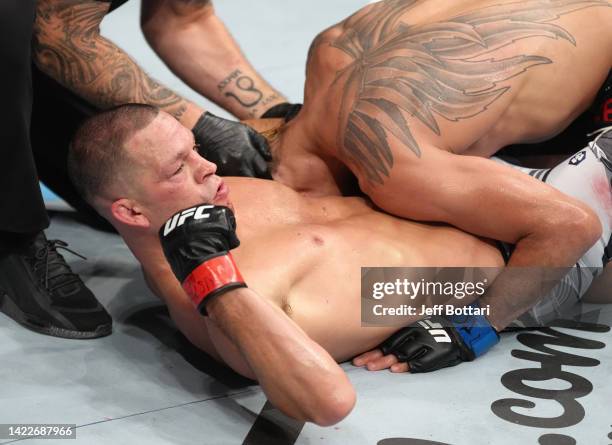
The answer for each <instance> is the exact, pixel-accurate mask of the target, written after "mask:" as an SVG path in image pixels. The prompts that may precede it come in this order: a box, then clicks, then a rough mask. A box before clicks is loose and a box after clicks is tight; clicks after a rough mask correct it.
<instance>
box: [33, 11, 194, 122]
mask: <svg viewBox="0 0 612 445" xmlns="http://www.w3.org/2000/svg"><path fill="white" fill-rule="evenodd" d="M108 7H109V5H108V3H104V2H95V1H94V2H90V1H81V0H79V1H75V0H60V1H57V0H56V1H49V0H39V2H38V4H37V17H36V24H35V33H34V43H33V58H34V61H35V63H36V65H37V66H38V67H39V69H41V70H42V71H43V72H45V73H46V74H48V75H49V76H51V77H53V78H54V79H55V80H57V81H58V82H59V83H61V84H62V85H64V86H65V87H66V88H68V89H70V90H71V91H73V92H74V93H76V94H77V95H79V96H80V97H82V98H84V99H85V100H87V101H88V102H89V103H91V104H93V105H95V106H96V107H99V108H101V109H105V108H109V107H112V106H116V105H120V104H124V103H146V104H150V105H154V106H157V107H159V108H161V109H162V110H164V111H166V112H168V113H170V114H172V115H173V116H175V117H176V118H177V119H178V120H179V121H180V122H181V123H182V124H184V125H185V126H186V127H188V128H191V127H193V125H194V124H195V122H196V121H197V119H198V117H199V116H200V115H201V114H202V112H203V110H202V109H201V108H200V107H198V106H196V105H195V104H193V103H191V102H189V101H187V100H185V99H184V98H182V97H180V96H179V95H177V94H176V93H174V92H173V91H171V90H170V89H168V88H166V87H164V86H163V85H161V84H160V83H158V82H157V81H155V80H154V79H152V78H151V77H149V76H148V75H147V74H146V73H145V72H144V71H143V70H142V69H141V68H140V67H139V66H138V65H137V64H136V63H135V62H134V61H133V60H132V59H131V58H130V57H129V56H128V55H127V54H126V53H125V52H124V51H123V50H121V49H120V48H119V47H117V46H116V45H115V44H114V43H113V42H111V41H109V40H108V39H106V38H104V37H102V36H101V35H100V33H99V24H100V22H101V21H102V18H103V17H104V15H105V14H106V12H107V10H108Z"/></svg>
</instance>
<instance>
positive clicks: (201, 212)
mask: <svg viewBox="0 0 612 445" xmlns="http://www.w3.org/2000/svg"><path fill="white" fill-rule="evenodd" d="M213 207H214V206H213V205H203V206H199V207H192V208H190V209H186V210H183V211H182V212H180V213H177V214H176V215H174V216H173V217H172V218H170V219H169V220H168V221H166V224H164V236H168V234H169V233H170V232H172V231H173V230H174V229H176V228H177V227H180V226H182V225H183V224H185V221H187V218H189V217H190V216H193V219H206V218H210V213H209V212H208V210H210V209H212V208H213Z"/></svg>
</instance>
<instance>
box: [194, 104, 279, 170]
mask: <svg viewBox="0 0 612 445" xmlns="http://www.w3.org/2000/svg"><path fill="white" fill-rule="evenodd" d="M191 131H192V132H193V134H194V136H195V140H196V143H197V144H199V145H200V147H199V149H198V151H199V153H200V155H202V156H203V157H204V158H206V159H207V160H209V161H210V162H214V163H215V164H217V173H218V174H219V175H221V176H252V177H256V178H266V179H272V176H271V175H270V170H269V168H268V164H267V163H266V161H272V155H271V154H270V147H268V142H267V141H266V138H264V137H263V136H261V135H260V134H259V133H257V132H256V131H255V130H253V129H252V128H250V127H248V126H247V125H244V124H241V123H240V122H234V121H230V120H227V119H223V118H220V117H218V116H215V115H214V114H211V113H209V112H208V111H207V112H205V113H203V114H202V116H200V119H198V122H197V123H196V124H195V125H194V127H193V129H192V130H191Z"/></svg>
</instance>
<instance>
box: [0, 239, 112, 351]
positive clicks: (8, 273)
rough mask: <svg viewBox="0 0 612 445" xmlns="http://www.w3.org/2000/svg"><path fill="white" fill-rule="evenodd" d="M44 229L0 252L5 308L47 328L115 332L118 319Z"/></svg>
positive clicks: (62, 333)
mask: <svg viewBox="0 0 612 445" xmlns="http://www.w3.org/2000/svg"><path fill="white" fill-rule="evenodd" d="M67 246H68V244H66V243H65V242H63V241H60V240H51V241H48V240H47V238H46V237H45V234H44V233H43V232H40V233H39V234H38V235H37V236H36V238H35V239H34V241H33V242H30V243H27V245H26V246H22V247H21V248H18V249H11V250H10V251H9V252H6V251H5V252H0V311H2V312H4V313H5V314H6V315H8V316H9V317H11V318H12V319H13V320H15V321H16V322H17V323H19V324H21V325H23V326H25V327H26V328H28V329H31V330H33V331H36V332H40V333H41V334H47V335H52V336H55V337H63V338H75V339H88V338H97V337H104V336H106V335H109V334H110V333H111V332H112V319H111V317H110V315H109V314H108V312H106V310H105V309H104V308H103V307H102V305H100V303H99V302H98V300H96V297H94V295H93V293H92V292H91V291H90V290H89V289H88V288H87V287H86V286H85V284H84V283H83V281H81V279H80V278H79V276H78V275H76V274H75V273H74V272H72V269H70V266H69V265H68V264H67V263H66V260H64V257H63V256H62V255H60V254H59V253H58V251H57V249H63V250H65V251H68V252H70V253H72V254H75V255H77V256H80V257H81V258H83V257H82V256H81V255H79V254H77V253H76V252H73V251H72V250H70V249H68V248H67Z"/></svg>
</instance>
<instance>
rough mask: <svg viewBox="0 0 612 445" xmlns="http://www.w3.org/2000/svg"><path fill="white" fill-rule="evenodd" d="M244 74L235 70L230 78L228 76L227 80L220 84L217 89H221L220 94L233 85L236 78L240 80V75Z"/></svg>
mask: <svg viewBox="0 0 612 445" xmlns="http://www.w3.org/2000/svg"><path fill="white" fill-rule="evenodd" d="M241 74H242V71H240V70H234V71H232V72H231V74H230V75H229V76H227V77H226V78H225V79H223V80H222V81H221V82H219V84H218V85H217V88H218V89H219V92H222V91H223V90H224V89H225V88H227V86H228V85H229V84H230V83H232V81H233V80H235V79H236V78H238V77H239V76H240V75H241Z"/></svg>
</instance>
